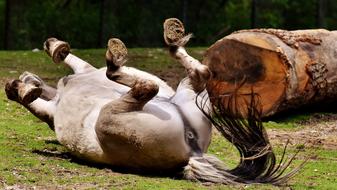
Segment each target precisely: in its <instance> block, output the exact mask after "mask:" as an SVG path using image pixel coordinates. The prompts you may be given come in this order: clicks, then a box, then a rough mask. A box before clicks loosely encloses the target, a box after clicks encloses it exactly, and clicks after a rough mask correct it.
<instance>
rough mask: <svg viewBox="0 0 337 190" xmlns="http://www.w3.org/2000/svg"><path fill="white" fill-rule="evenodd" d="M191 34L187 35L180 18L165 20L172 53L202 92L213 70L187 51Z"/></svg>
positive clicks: (167, 40) (196, 89) (192, 84)
mask: <svg viewBox="0 0 337 190" xmlns="http://www.w3.org/2000/svg"><path fill="white" fill-rule="evenodd" d="M191 36H192V35H191V34H189V35H185V29H184V25H183V23H182V22H181V21H180V20H178V19H174V18H171V19H167V20H165V22H164V39H165V42H166V44H167V45H168V46H169V48H170V53H171V55H172V56H173V57H174V58H175V59H176V60H178V61H179V62H180V63H181V64H182V65H183V66H184V67H185V69H186V71H187V75H188V78H189V83H190V84H191V86H192V88H193V90H194V91H195V92H197V93H198V92H201V91H203V90H204V89H205V87H206V82H207V81H208V80H209V79H210V77H211V72H210V70H209V69H208V67H207V66H206V65H203V64H201V63H200V62H199V61H198V60H196V59H194V58H193V57H191V56H190V55H188V53H187V52H186V49H185V48H184V46H185V44H186V43H187V42H188V41H189V39H190V38H191Z"/></svg>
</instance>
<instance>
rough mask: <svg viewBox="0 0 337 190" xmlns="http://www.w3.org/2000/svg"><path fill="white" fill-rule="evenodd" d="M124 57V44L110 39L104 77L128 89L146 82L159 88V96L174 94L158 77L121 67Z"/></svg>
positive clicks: (125, 53)
mask: <svg viewBox="0 0 337 190" xmlns="http://www.w3.org/2000/svg"><path fill="white" fill-rule="evenodd" d="M126 56H127V49H126V47H125V45H124V43H123V42H122V41H121V40H119V39H117V38H112V39H110V40H109V42H108V49H107V51H106V55H105V57H106V64H107V71H106V76H107V77H108V78H109V79H110V80H112V81H115V82H117V83H120V84H123V85H126V86H129V87H132V86H133V85H134V84H135V83H136V82H137V81H144V80H148V81H151V82H152V83H154V84H156V85H158V86H159V87H160V88H159V93H160V94H161V95H164V96H165V95H167V96H168V97H170V96H172V95H173V94H174V90H173V89H172V88H171V87H170V86H168V85H167V84H166V83H165V82H164V81H162V80H161V79H159V78H158V77H156V76H154V75H151V74H149V73H146V72H144V71H140V70H138V69H135V68H132V67H126V66H123V65H124V64H125V62H126Z"/></svg>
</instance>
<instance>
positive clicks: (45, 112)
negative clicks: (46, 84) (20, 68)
mask: <svg viewBox="0 0 337 190" xmlns="http://www.w3.org/2000/svg"><path fill="white" fill-rule="evenodd" d="M24 79H26V80H28V79H27V78H24ZM5 91H6V95H7V98H8V99H10V100H13V101H16V102H18V103H19V104H21V105H23V106H24V107H26V108H27V109H28V110H29V111H30V112H31V113H32V114H34V115H35V116H36V117H38V118H39V119H41V120H42V121H44V122H46V123H47V124H48V125H49V127H50V128H51V129H52V130H53V129H54V124H53V115H54V112H55V108H56V103H55V101H56V100H54V99H53V100H50V101H46V100H44V99H42V98H40V96H41V94H42V93H43V90H42V88H40V87H37V86H35V85H34V84H33V83H29V82H28V83H24V82H22V81H21V80H12V81H10V82H7V83H6V86H5Z"/></svg>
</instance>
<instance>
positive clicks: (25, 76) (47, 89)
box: [19, 71, 57, 101]
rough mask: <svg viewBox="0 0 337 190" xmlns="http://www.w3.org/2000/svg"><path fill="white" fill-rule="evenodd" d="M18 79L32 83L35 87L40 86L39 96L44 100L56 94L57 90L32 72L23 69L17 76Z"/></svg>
mask: <svg viewBox="0 0 337 190" xmlns="http://www.w3.org/2000/svg"><path fill="white" fill-rule="evenodd" d="M19 79H20V80H21V81H22V82H23V83H25V84H26V85H29V84H32V85H34V86H35V87H37V88H41V89H42V93H41V95H40V96H39V97H40V98H42V99H44V100H47V101H48V100H51V99H53V98H54V97H55V96H56V93H57V90H56V89H55V88H53V87H51V86H49V85H47V84H46V83H45V82H44V81H43V80H42V79H41V78H40V77H38V76H37V75H35V74H33V73H30V72H27V71H25V72H24V73H22V74H21V75H20V76H19Z"/></svg>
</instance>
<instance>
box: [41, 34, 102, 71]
mask: <svg viewBox="0 0 337 190" xmlns="http://www.w3.org/2000/svg"><path fill="white" fill-rule="evenodd" d="M43 46H44V50H45V51H46V52H47V54H48V55H49V56H50V57H51V58H52V59H53V61H54V62H55V63H60V62H61V61H64V63H65V64H66V65H68V66H69V67H70V68H71V69H72V70H73V71H74V73H76V74H77V73H87V72H91V71H94V70H96V68H95V67H93V66H92V65H90V64H89V63H87V62H86V61H84V60H82V59H80V58H78V57H77V56H75V55H73V54H71V53H70V46H69V44H68V43H67V42H64V41H61V40H58V39H56V38H48V39H47V40H46V41H45V42H44V45H43Z"/></svg>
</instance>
